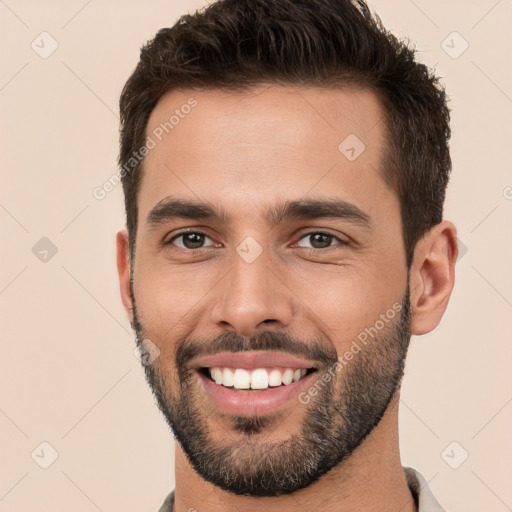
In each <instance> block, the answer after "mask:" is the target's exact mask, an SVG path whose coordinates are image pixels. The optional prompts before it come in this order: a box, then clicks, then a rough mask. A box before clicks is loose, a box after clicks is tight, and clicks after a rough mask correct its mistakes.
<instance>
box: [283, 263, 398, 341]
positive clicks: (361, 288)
mask: <svg viewBox="0 0 512 512" xmlns="http://www.w3.org/2000/svg"><path fill="white" fill-rule="evenodd" d="M386 276H387V278H386V279H385V280H384V279H382V272H380V271H378V270H377V267H375V270H374V271H371V270H369V269H368V268H366V269H365V270H362V269H356V268H354V267H353V268H345V269H340V270H339V271H337V272H335V273H333V272H323V273H321V272H318V273H311V272H310V273H309V274H308V276H307V278H305V279H303V280H300V282H299V281H297V282H296V285H295V287H292V286H290V288H291V289H293V290H294V292H295V293H296V296H297V297H299V299H300V302H301V303H302V304H303V307H301V310H300V311H301V313H299V314H303V315H305V317H307V319H308V322H311V323H312V324H313V325H317V326H318V328H319V329H321V330H323V331H324V332H325V333H326V334H327V335H328V336H329V337H330V339H331V340H332V342H333V343H334V344H335V345H336V348H337V350H338V351H341V350H343V349H345V348H346V347H348V346H349V345H350V343H351V342H352V340H354V339H356V338H357V336H358V335H359V334H361V333H362V332H364V331H365V329H368V328H370V327H373V326H374V325H375V323H376V322H378V321H379V319H381V315H385V316H386V312H387V311H389V310H390V309H391V310H392V311H391V313H393V315H394V310H393V305H394V304H395V307H396V304H400V302H401V300H402V294H403V290H404V289H405V280H404V283H403V287H402V284H401V278H398V279H394V278H393V274H392V273H389V274H386ZM388 316H389V315H388ZM380 323H381V322H379V325H380ZM386 324H387V322H386Z"/></svg>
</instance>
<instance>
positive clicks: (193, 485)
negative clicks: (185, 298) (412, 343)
mask: <svg viewBox="0 0 512 512" xmlns="http://www.w3.org/2000/svg"><path fill="white" fill-rule="evenodd" d="M297 509H298V510H302V509H303V510H329V511H332V512H356V511H357V512H388V511H389V512H396V511H397V510H400V512H416V511H417V508H416V505H415V502H414V498H413V496H412V494H411V492H410V490H409V488H408V486H407V481H406V478H405V475H404V472H403V470H402V465H401V463H400V455H399V444H398V394H397V395H396V396H395V397H394V399H393V401H392V403H391V404H390V406H389V407H388V409H387V411H386V413H385V415H384V416H383V418H382V420H381V422H380V423H379V425H378V426H377V427H376V428H375V429H374V430H373V431H372V433H371V434H370V435H369V436H368V437H367V438H366V439H365V441H364V442H363V443H362V444H361V445H360V446H359V447H358V448H357V449H356V450H355V451H354V453H353V454H352V455H351V456H350V457H349V458H348V459H346V460H345V461H343V462H342V463H341V464H339V465H338V466H337V467H335V468H334V469H332V470H331V471H330V472H329V473H327V474H326V475H324V476H323V477H322V478H320V479H319V480H318V481H317V482H315V483H314V484H312V485H310V486H309V487H307V488H305V489H301V490H299V491H296V492H294V493H293V494H287V495H283V496H279V497H276V498H252V497H247V496H236V495H233V494H230V493H228V492H226V491H223V490H222V489H219V488H218V487H215V486H213V485H212V484H210V483H209V482H206V481H205V480H203V479H202V478H201V477H200V476H199V475H198V474H197V473H196V472H195V471H194V469H193V468H192V466H191V465H190V463H189V461H188V459H187V458H186V456H185V454H184V452H183V450H182V449H181V446H180V445H179V444H178V443H177V444H176V489H175V505H174V512H187V511H189V510H208V511H209V512H223V511H225V510H244V511H245V512H259V511H262V510H264V511H265V512H288V511H295V510H297Z"/></svg>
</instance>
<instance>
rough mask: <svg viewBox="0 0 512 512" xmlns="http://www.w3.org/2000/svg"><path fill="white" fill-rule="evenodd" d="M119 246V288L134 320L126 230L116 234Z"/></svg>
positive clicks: (131, 320) (127, 312) (129, 317)
mask: <svg viewBox="0 0 512 512" xmlns="http://www.w3.org/2000/svg"><path fill="white" fill-rule="evenodd" d="M116 247H117V273H118V274H119V288H120V290H121V300H122V301H123V306H124V309H125V311H126V314H127V315H128V319H129V320H130V324H131V323H132V322H133V305H132V295H131V284H130V244H129V242H128V233H127V231H126V230H122V231H119V233H117V236H116Z"/></svg>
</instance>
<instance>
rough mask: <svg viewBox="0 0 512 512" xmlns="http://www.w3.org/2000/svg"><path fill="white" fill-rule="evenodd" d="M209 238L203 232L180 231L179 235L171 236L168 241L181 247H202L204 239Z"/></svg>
mask: <svg viewBox="0 0 512 512" xmlns="http://www.w3.org/2000/svg"><path fill="white" fill-rule="evenodd" d="M206 239H208V240H211V238H210V237H208V236H206V235H205V234H204V233H199V232H196V231H190V232H187V233H181V234H180V235H176V236H175V237H173V238H172V239H171V240H170V241H169V243H170V244H174V245H176V246H178V247H180V248H181V249H191V250H193V249H202V248H203V247H204V243H205V240H206Z"/></svg>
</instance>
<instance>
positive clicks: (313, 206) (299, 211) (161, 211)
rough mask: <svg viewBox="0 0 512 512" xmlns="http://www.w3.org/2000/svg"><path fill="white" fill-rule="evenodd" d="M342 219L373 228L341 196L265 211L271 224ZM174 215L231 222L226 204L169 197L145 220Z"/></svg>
mask: <svg viewBox="0 0 512 512" xmlns="http://www.w3.org/2000/svg"><path fill="white" fill-rule="evenodd" d="M321 218H336V219H343V220H346V221H348V222H351V223H353V224H357V225H360V226H362V227H366V228H370V227H371V225H372V222H371V218H370V216H369V215H368V214H366V213H365V212H363V211H362V210H361V209H359V208H358V207H357V206H355V205H354V204H351V203H348V202H346V201H343V200H341V199H299V200H295V201H290V200H286V201H281V202H278V203H276V204H274V205H272V206H271V207H270V208H269V210H268V211H267V213H266V215H265V219H266V220H267V222H268V223H269V224H272V225H274V226H277V225H278V224H281V223H282V222H284V221H287V220H314V219H321ZM174 219H190V220H210V221H217V222H220V223H222V224H228V223H229V221H230V219H231V217H230V215H229V214H228V213H227V212H226V210H224V209H223V208H220V209H217V208H216V207H215V206H213V205H212V204H210V203H208V202H201V201H188V200H184V199H177V198H172V197H166V198H164V199H162V200H161V201H159V202H158V203H157V204H156V205H155V207H154V208H153V209H152V210H151V211H150V212H149V214H148V216H147V219H146V224H147V226H148V228H150V229H151V228H155V227H157V226H160V225H162V224H164V223H166V222H168V221H171V220H174Z"/></svg>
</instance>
